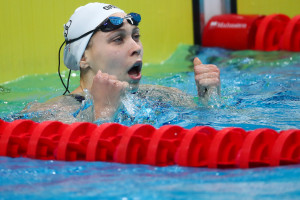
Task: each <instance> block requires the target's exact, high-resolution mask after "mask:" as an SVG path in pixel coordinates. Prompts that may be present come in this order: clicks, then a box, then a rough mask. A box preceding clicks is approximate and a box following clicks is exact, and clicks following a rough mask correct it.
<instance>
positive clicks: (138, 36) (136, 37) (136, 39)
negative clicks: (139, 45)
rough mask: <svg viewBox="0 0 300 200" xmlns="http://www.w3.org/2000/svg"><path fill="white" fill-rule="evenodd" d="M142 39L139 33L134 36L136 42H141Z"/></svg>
mask: <svg viewBox="0 0 300 200" xmlns="http://www.w3.org/2000/svg"><path fill="white" fill-rule="evenodd" d="M140 37H141V35H140V34H139V33H135V34H133V36H132V38H133V39H134V40H135V41H139V40H140Z"/></svg>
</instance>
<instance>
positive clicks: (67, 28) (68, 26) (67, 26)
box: [64, 20, 72, 37]
mask: <svg viewBox="0 0 300 200" xmlns="http://www.w3.org/2000/svg"><path fill="white" fill-rule="evenodd" d="M71 24H72V20H69V21H68V23H66V24H65V31H64V36H65V37H67V36H68V32H69V28H70V26H71Z"/></svg>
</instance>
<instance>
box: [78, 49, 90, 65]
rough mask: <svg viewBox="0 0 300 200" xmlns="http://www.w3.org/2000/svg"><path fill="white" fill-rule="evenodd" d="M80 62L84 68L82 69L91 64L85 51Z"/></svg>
mask: <svg viewBox="0 0 300 200" xmlns="http://www.w3.org/2000/svg"><path fill="white" fill-rule="evenodd" d="M79 64H80V68H82V69H86V68H88V67H89V66H90V65H89V63H88V61H87V57H86V53H85V52H84V53H83V55H82V57H81V60H80V62H79Z"/></svg>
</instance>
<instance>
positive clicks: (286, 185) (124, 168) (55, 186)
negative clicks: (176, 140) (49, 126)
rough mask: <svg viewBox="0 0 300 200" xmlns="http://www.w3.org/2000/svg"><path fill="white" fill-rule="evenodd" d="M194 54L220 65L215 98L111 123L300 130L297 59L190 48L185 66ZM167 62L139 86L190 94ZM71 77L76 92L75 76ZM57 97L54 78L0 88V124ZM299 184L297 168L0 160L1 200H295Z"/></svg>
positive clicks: (187, 78)
mask: <svg viewBox="0 0 300 200" xmlns="http://www.w3.org/2000/svg"><path fill="white" fill-rule="evenodd" d="M181 50H182V49H181ZM175 54H176V52H175ZM194 55H198V56H199V57H200V58H201V60H202V61H203V62H204V63H214V64H217V65H218V66H219V67H220V69H221V82H222V88H221V91H222V92H221V93H222V95H221V97H220V98H218V97H215V98H212V99H211V101H210V103H209V105H208V106H204V105H202V104H200V103H199V106H198V108H197V109H179V108H178V109H174V108H170V107H167V106H164V107H162V108H159V107H158V108H151V109H152V110H151V112H153V113H156V114H157V116H155V117H153V118H151V119H149V118H145V117H143V116H142V115H139V116H135V118H134V119H133V120H131V121H128V120H125V121H124V120H123V121H122V120H121V119H120V118H116V119H115V121H117V122H121V123H123V124H125V125H130V123H138V122H141V121H142V122H147V120H148V122H149V123H150V124H152V125H154V126H156V127H160V126H162V125H165V124H177V125H180V126H183V127H185V128H191V127H193V126H197V125H209V126H212V127H214V128H215V129H222V128H225V127H232V126H235V127H241V128H244V129H246V130H253V129H257V128H262V127H268V128H272V129H275V130H277V131H280V130H287V129H292V128H297V129H299V128H300V114H299V113H300V112H299V111H300V70H299V69H300V68H299V67H300V55H299V53H290V52H254V51H235V52H233V51H228V50H224V49H218V48H198V47H192V48H190V49H189V51H188V52H187V53H186V55H184V57H185V58H186V60H187V61H189V60H191V59H192V58H193V56H194ZM170 63H171V64H172V65H173V67H174V68H176V69H177V70H176V71H178V72H176V73H165V72H164V73H159V74H155V73H152V74H151V73H149V74H151V75H148V76H144V77H143V79H142V83H145V84H148V83H151V84H161V85H166V86H172V87H177V88H179V89H181V90H182V91H185V92H186V93H188V94H190V95H192V96H196V86H195V84H194V77H193V73H192V72H191V70H190V66H189V65H186V66H179V65H176V64H174V63H176V62H174V60H172V59H171V60H168V61H167V62H166V63H164V64H161V65H159V67H161V70H162V71H167V70H168V69H166V68H168V67H169V66H170ZM147 67H151V65H149V66H146V68H147ZM180 67H182V68H183V70H182V71H180V70H178V68H180ZM156 70H158V71H159V70H160V69H156ZM169 70H170V69H169ZM154 71H155V70H154ZM73 76H74V77H73V79H72V84H73V85H72V87H75V85H76V81H77V80H78V75H77V74H74V75H73ZM37 83H38V84H37ZM36 85H39V87H36ZM62 92H63V90H62V88H61V86H60V83H59V82H58V79H57V77H56V75H55V74H50V75H38V76H27V77H23V78H21V79H19V80H16V81H13V82H10V83H7V84H3V85H2V86H1V88H0V96H1V100H0V118H2V119H5V120H7V121H10V120H13V116H14V115H15V114H17V113H18V112H19V111H20V110H21V109H22V108H23V107H24V106H25V105H26V103H28V102H30V101H32V100H37V101H45V100H46V99H49V98H51V97H54V96H57V95H60V94H61V93H62ZM149 105H150V104H149ZM142 106H144V107H143V108H144V109H145V110H146V109H148V107H149V106H148V107H147V106H145V104H143V105H142ZM299 180H300V168H299V165H291V166H281V167H265V168H253V169H246V170H241V169H229V170H224V169H223V170H220V169H207V168H191V167H190V168H188V167H179V166H169V167H155V166H147V165H123V164H118V163H103V162H60V161H41V160H32V159H27V158H14V159H13V158H8V157H0V199H16V198H18V199H53V198H55V199H298V198H300V184H299V183H300V181H299Z"/></svg>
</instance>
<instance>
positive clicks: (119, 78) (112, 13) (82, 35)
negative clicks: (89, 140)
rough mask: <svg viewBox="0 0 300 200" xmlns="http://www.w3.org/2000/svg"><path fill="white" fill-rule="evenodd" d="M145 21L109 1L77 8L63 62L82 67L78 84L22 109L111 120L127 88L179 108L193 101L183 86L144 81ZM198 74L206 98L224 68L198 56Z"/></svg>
mask: <svg viewBox="0 0 300 200" xmlns="http://www.w3.org/2000/svg"><path fill="white" fill-rule="evenodd" d="M140 22H141V16H140V15H139V14H137V13H129V14H126V13H125V12H124V11H123V10H121V9H119V8H117V7H115V6H112V5H108V4H103V3H89V4H87V5H85V6H82V7H79V8H78V9H76V10H75V12H74V14H73V15H72V16H71V18H70V19H69V21H68V22H67V23H66V24H65V26H64V37H65V42H66V45H65V47H64V64H65V65H66V66H67V67H68V68H69V69H71V70H80V84H79V86H78V87H77V88H76V89H75V90H74V91H72V92H71V93H70V94H69V95H63V96H60V97H57V98H54V99H51V100H49V101H47V102H46V103H42V104H37V103H35V104H29V105H28V106H27V108H26V109H24V110H23V113H32V112H37V111H39V113H40V111H43V112H42V113H43V114H42V115H38V116H36V121H41V120H60V121H63V122H65V123H73V122H76V121H82V120H84V121H95V120H99V119H100V120H106V121H109V119H111V117H112V116H113V115H114V114H115V113H116V111H117V110H118V108H119V107H120V105H121V99H122V97H123V96H124V94H125V93H126V92H129V93H131V94H136V95H138V96H140V97H145V96H152V97H155V98H158V99H163V100H165V99H167V100H168V101H173V102H174V105H179V106H189V105H193V103H194V102H193V101H192V100H191V99H192V98H189V97H187V95H186V94H185V93H183V92H182V91H180V90H179V89H176V88H167V87H164V86H158V85H155V86H154V85H139V82H140V80H141V77H142V74H141V71H142V66H143V53H144V52H143V46H142V43H141V40H140V30H139V27H138V25H139V23H140ZM194 72H195V82H196V85H197V89H198V95H199V97H200V98H201V99H205V98H207V94H208V93H209V91H210V90H211V89H212V88H217V90H218V91H219V88H220V71H219V69H218V68H217V67H216V66H215V65H206V64H202V63H201V61H200V60H199V59H198V58H195V59H194ZM66 90H68V88H67V87H66ZM83 102H84V105H83ZM88 102H89V103H88ZM132 103H134V102H132ZM79 107H80V108H79ZM45 111H47V112H48V114H47V115H46V116H47V117H46V118H45ZM52 111H55V112H52ZM71 114H72V115H71ZM78 116H81V117H80V119H79V117H78Z"/></svg>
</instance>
